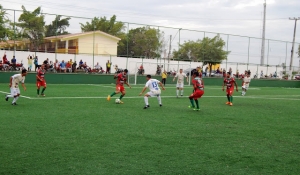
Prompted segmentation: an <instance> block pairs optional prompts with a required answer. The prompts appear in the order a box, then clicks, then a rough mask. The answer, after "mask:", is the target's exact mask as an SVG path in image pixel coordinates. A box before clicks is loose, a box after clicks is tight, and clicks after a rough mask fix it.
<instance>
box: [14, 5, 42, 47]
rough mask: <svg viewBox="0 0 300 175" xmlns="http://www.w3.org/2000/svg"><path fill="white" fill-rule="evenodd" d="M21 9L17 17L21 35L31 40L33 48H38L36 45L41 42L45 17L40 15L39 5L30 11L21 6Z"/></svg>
mask: <svg viewBox="0 0 300 175" xmlns="http://www.w3.org/2000/svg"><path fill="white" fill-rule="evenodd" d="M22 10H23V13H22V14H21V15H20V17H19V23H18V24H17V26H19V27H20V28H21V32H22V34H23V36H24V37H25V38H28V39H29V40H30V41H31V43H32V44H33V46H34V48H35V49H38V46H39V45H40V44H41V43H42V42H43V39H44V32H45V28H44V26H45V21H44V18H45V17H44V15H42V12H41V7H38V8H36V9H35V10H34V11H32V12H30V11H27V10H26V8H25V7H24V6H22Z"/></svg>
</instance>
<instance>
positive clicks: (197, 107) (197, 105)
mask: <svg viewBox="0 0 300 175" xmlns="http://www.w3.org/2000/svg"><path fill="white" fill-rule="evenodd" d="M194 100H195V103H196V109H194V110H195V111H199V110H200V108H199V102H198V99H197V98H195V99H194Z"/></svg>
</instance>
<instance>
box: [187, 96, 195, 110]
mask: <svg viewBox="0 0 300 175" xmlns="http://www.w3.org/2000/svg"><path fill="white" fill-rule="evenodd" d="M189 100H190V102H191V106H188V107H189V108H195V103H194V93H192V94H191V95H190V96H189Z"/></svg>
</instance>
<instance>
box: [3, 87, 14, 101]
mask: <svg viewBox="0 0 300 175" xmlns="http://www.w3.org/2000/svg"><path fill="white" fill-rule="evenodd" d="M14 89H15V88H12V87H11V88H10V94H9V95H5V100H6V101H8V98H14V97H15V96H14V93H15V90H14Z"/></svg>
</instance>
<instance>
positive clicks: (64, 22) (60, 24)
mask: <svg viewBox="0 0 300 175" xmlns="http://www.w3.org/2000/svg"><path fill="white" fill-rule="evenodd" d="M70 19H71V18H63V19H61V15H57V16H56V17H55V19H54V21H52V22H51V24H49V25H46V26H45V30H46V31H45V36H46V37H49V36H56V35H65V34H68V32H67V31H66V29H67V27H69V26H70V23H69V20H70Z"/></svg>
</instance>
